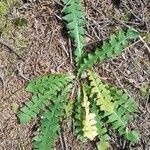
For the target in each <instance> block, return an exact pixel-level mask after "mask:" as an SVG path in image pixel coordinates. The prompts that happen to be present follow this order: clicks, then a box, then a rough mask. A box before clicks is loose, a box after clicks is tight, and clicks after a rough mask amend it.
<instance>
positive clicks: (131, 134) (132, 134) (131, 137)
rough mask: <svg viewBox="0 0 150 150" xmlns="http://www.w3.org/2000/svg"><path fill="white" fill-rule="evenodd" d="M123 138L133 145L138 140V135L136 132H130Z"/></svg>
mask: <svg viewBox="0 0 150 150" xmlns="http://www.w3.org/2000/svg"><path fill="white" fill-rule="evenodd" d="M125 138H126V139H127V140H129V141H131V142H133V143H136V142H137V141H138V140H139V133H138V132H136V131H130V132H127V133H126V134H125Z"/></svg>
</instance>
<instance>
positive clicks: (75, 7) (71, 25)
mask: <svg viewBox="0 0 150 150" xmlns="http://www.w3.org/2000/svg"><path fill="white" fill-rule="evenodd" d="M63 2H64V4H65V7H64V9H63V12H64V13H65V14H66V15H65V16H64V17H63V18H64V20H66V21H67V22H68V24H67V28H68V33H69V35H70V37H71V38H72V39H73V40H74V44H75V47H76V49H75V51H74V54H75V56H76V57H75V61H76V65H77V67H78V66H79V65H80V64H81V61H82V56H83V47H84V34H85V29H84V26H85V23H86V21H85V15H84V12H83V7H82V5H81V1H80V0H63Z"/></svg>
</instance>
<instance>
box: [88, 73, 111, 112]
mask: <svg viewBox="0 0 150 150" xmlns="http://www.w3.org/2000/svg"><path fill="white" fill-rule="evenodd" d="M88 75H89V80H90V81H91V83H90V84H91V87H92V90H91V95H93V94H96V104H97V106H100V109H101V110H103V111H106V112H113V109H114V103H113V102H112V97H111V95H110V91H109V90H107V88H106V85H105V84H104V83H102V81H101V80H100V79H99V78H98V76H97V75H96V74H95V73H93V72H92V71H88Z"/></svg>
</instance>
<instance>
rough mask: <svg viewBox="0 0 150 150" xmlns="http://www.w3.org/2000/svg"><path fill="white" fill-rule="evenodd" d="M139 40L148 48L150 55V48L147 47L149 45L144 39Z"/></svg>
mask: <svg viewBox="0 0 150 150" xmlns="http://www.w3.org/2000/svg"><path fill="white" fill-rule="evenodd" d="M139 39H140V40H141V41H142V42H143V44H144V46H145V47H146V48H147V50H148V52H149V53H150V47H149V46H148V45H147V43H146V42H145V41H144V38H142V37H141V36H139Z"/></svg>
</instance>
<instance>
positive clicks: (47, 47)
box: [0, 0, 150, 150]
mask: <svg viewBox="0 0 150 150" xmlns="http://www.w3.org/2000/svg"><path fill="white" fill-rule="evenodd" d="M116 1H117V3H116ZM23 6H24V7H23V10H22V11H20V12H19V13H21V14H22V15H23V16H24V17H25V18H26V19H27V20H28V26H27V34H26V38H27V39H28V41H29V44H28V47H27V48H26V50H24V52H23V53H22V52H21V53H19V55H20V56H21V57H22V58H23V59H24V60H21V59H19V58H18V57H17V56H16V55H15V54H14V53H13V52H12V51H9V50H8V49H7V48H6V46H4V45H2V44H0V150H30V149H31V139H32V137H33V135H34V134H35V133H36V132H35V128H36V126H37V121H36V120H35V121H33V122H32V123H30V124H27V125H20V124H19V123H18V120H17V117H16V112H17V110H18V108H19V107H21V106H23V103H24V102H25V101H27V100H28V98H29V97H30V94H29V93H27V92H25V91H24V86H25V85H26V83H27V82H28V81H29V80H31V79H33V78H34V77H36V76H38V75H43V74H49V73H55V72H57V73H58V72H59V73H65V72H72V71H73V70H74V69H75V66H74V62H73V58H72V45H71V42H70V39H69V38H68V36H67V30H66V28H65V23H64V21H63V20H62V13H61V10H62V8H63V5H62V3H61V2H60V1H59V0H56V1H55V0H51V1H49V0H37V1H36V2H31V3H28V4H24V5H23ZM84 6H85V11H86V19H87V26H86V29H87V33H86V47H87V51H94V50H95V47H96V46H97V45H98V43H100V42H101V41H102V40H104V39H106V38H108V37H109V35H110V34H111V33H113V32H114V31H115V30H116V29H117V28H119V27H122V28H126V27H127V26H131V27H133V28H135V29H136V30H138V31H139V32H140V33H141V36H142V37H144V36H146V35H148V33H149V34H150V2H149V0H144V1H143V0H124V1H122V2H121V3H119V0H114V1H113V0H112V1H111V0H105V1H102V0H101V1H100V0H93V1H92V0H84ZM12 16H13V14H12ZM128 18H130V19H128ZM12 32H13V31H12ZM13 38H15V37H13ZM149 42H150V41H149V40H148V39H147V38H145V39H144V41H142V40H139V41H138V42H135V43H134V44H133V45H132V46H130V47H128V48H126V50H125V52H124V53H123V54H122V55H121V56H119V57H118V58H116V59H115V60H109V61H107V62H105V63H104V64H102V65H100V64H97V65H95V67H94V69H95V70H96V72H98V73H99V74H100V76H101V77H102V78H104V80H106V81H108V82H109V83H113V84H115V85H117V86H119V87H121V88H123V89H124V90H125V91H127V92H128V93H129V94H130V95H132V96H133V97H134V98H135V100H136V101H137V102H138V103H139V112H138V113H137V114H135V119H134V121H133V122H131V124H130V127H131V128H137V129H139V132H140V134H141V137H140V141H139V142H138V143H137V144H135V145H132V144H131V143H129V142H126V141H125V140H123V139H122V138H120V137H119V136H117V135H115V134H113V133H112V137H111V148H110V149H111V150H123V149H124V150H149V149H150V96H149V95H150V90H149V88H150V47H149V46H150V43H149ZM7 44H11V43H9V40H8V42H7ZM14 50H15V48H14ZM144 89H146V90H144ZM62 138H63V139H65V140H63V142H62ZM64 141H65V142H64ZM57 143H58V144H57V146H56V149H57V150H65V149H66V150H85V149H88V150H95V149H96V144H95V143H94V142H93V143H90V142H88V143H84V144H83V143H80V142H79V141H78V140H77V139H76V138H75V136H74V135H73V133H72V132H71V130H70V129H68V127H67V125H66V122H65V121H64V123H63V125H62V133H61V135H60V136H59V139H58V141H57ZM64 144H65V146H67V148H64V147H65V146H64Z"/></svg>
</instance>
